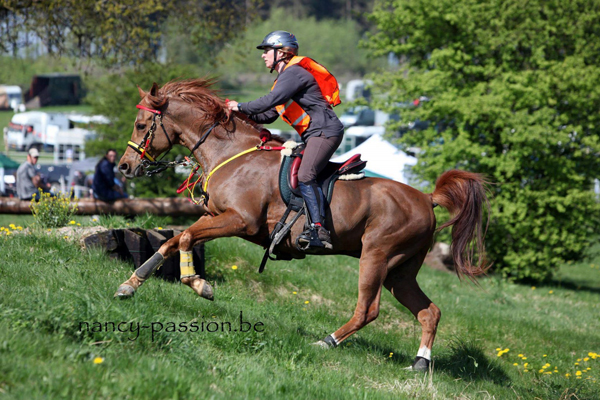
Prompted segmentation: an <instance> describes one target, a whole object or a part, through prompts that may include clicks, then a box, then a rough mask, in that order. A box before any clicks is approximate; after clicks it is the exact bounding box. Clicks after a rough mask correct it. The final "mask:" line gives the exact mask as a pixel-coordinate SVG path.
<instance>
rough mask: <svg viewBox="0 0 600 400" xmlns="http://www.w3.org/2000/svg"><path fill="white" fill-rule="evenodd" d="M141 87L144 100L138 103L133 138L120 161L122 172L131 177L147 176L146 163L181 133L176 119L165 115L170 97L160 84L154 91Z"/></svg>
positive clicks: (174, 141) (165, 149) (166, 147)
mask: <svg viewBox="0 0 600 400" xmlns="http://www.w3.org/2000/svg"><path fill="white" fill-rule="evenodd" d="M138 90H139V93H140V97H141V98H142V100H141V101H140V102H139V104H138V105H137V108H138V109H139V111H138V113H137V117H136V119H135V124H134V126H133V133H132V134H131V140H130V141H129V143H128V146H127V150H126V151H125V153H124V154H123V157H121V161H119V171H121V173H122V174H123V175H125V176H126V177H127V178H134V177H137V176H141V175H143V173H144V166H145V165H147V164H148V163H151V162H154V161H155V160H156V158H157V157H158V156H159V155H161V154H162V153H164V152H166V151H168V150H170V149H171V147H173V144H175V143H176V142H177V135H178V133H177V127H176V126H175V125H174V123H173V121H171V120H170V119H169V118H164V115H165V111H166V109H167V106H168V100H167V97H166V96H164V95H162V94H161V93H159V90H158V85H157V84H156V83H154V84H153V85H152V88H151V89H150V92H144V91H143V90H142V89H141V88H139V87H138Z"/></svg>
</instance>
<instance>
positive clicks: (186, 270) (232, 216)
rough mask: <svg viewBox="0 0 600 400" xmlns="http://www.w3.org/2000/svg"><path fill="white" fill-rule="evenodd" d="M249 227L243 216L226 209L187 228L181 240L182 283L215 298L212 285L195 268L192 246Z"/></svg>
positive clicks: (199, 293) (234, 234) (203, 294)
mask: <svg viewBox="0 0 600 400" xmlns="http://www.w3.org/2000/svg"><path fill="white" fill-rule="evenodd" d="M247 229H248V227H247V225H246V224H244V222H243V220H242V218H241V217H240V216H239V214H238V213H236V212H234V211H226V212H225V213H223V214H221V215H218V216H216V217H210V216H206V217H202V218H200V219H199V220H198V222H196V223H195V224H194V225H192V226H190V227H189V228H188V229H186V230H185V231H184V232H183V233H182V234H181V238H180V240H179V253H180V255H181V263H180V270H181V277H180V280H181V283H183V284H185V285H187V286H189V287H191V288H192V289H193V290H194V292H196V293H197V294H198V295H199V296H201V297H204V298H205V299H208V300H213V298H214V296H213V295H214V290H213V288H212V286H211V285H210V284H209V283H208V282H207V281H206V280H204V279H202V278H200V276H199V275H197V274H196V270H195V269H194V262H193V257H192V247H194V245H195V244H196V243H204V242H207V241H209V240H212V239H215V238H219V237H228V236H236V235H239V234H240V233H243V232H246V231H247Z"/></svg>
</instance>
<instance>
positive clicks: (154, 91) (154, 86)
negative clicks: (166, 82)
mask: <svg viewBox="0 0 600 400" xmlns="http://www.w3.org/2000/svg"><path fill="white" fill-rule="evenodd" d="M150 96H154V97H157V96H158V83H156V82H154V83H153V84H152V88H151V89H150Z"/></svg>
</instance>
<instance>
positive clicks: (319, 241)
mask: <svg viewBox="0 0 600 400" xmlns="http://www.w3.org/2000/svg"><path fill="white" fill-rule="evenodd" d="M342 139H343V137H342V136H332V137H329V138H328V137H326V136H325V135H321V136H316V137H311V138H309V139H308V140H307V143H306V149H305V150H304V155H303V157H302V164H300V169H299V171H298V181H299V187H300V192H301V193H302V197H303V198H304V202H305V203H306V208H307V211H308V214H309V217H310V220H311V222H312V225H311V228H312V230H311V229H308V230H307V231H305V232H303V233H302V234H301V235H300V237H299V241H300V242H301V243H304V244H309V243H310V246H312V247H326V248H329V249H331V248H332V245H331V239H330V236H329V232H328V231H327V229H325V226H324V223H325V196H324V195H323V191H322V190H321V189H320V188H319V185H318V184H317V175H318V174H319V173H320V172H321V171H322V170H323V168H325V166H326V165H327V162H328V161H329V158H331V156H332V155H333V153H334V152H335V150H336V149H337V148H338V146H339V145H340V143H341V141H342ZM311 236H312V240H311Z"/></svg>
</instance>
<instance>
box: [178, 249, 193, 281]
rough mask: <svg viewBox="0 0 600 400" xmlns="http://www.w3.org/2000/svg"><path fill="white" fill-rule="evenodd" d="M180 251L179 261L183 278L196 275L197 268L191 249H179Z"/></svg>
mask: <svg viewBox="0 0 600 400" xmlns="http://www.w3.org/2000/svg"><path fill="white" fill-rule="evenodd" d="M179 253H180V255H181V257H180V263H179V269H180V271H181V278H186V277H188V276H194V275H196V270H195V269H194V255H193V253H192V252H191V251H179Z"/></svg>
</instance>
